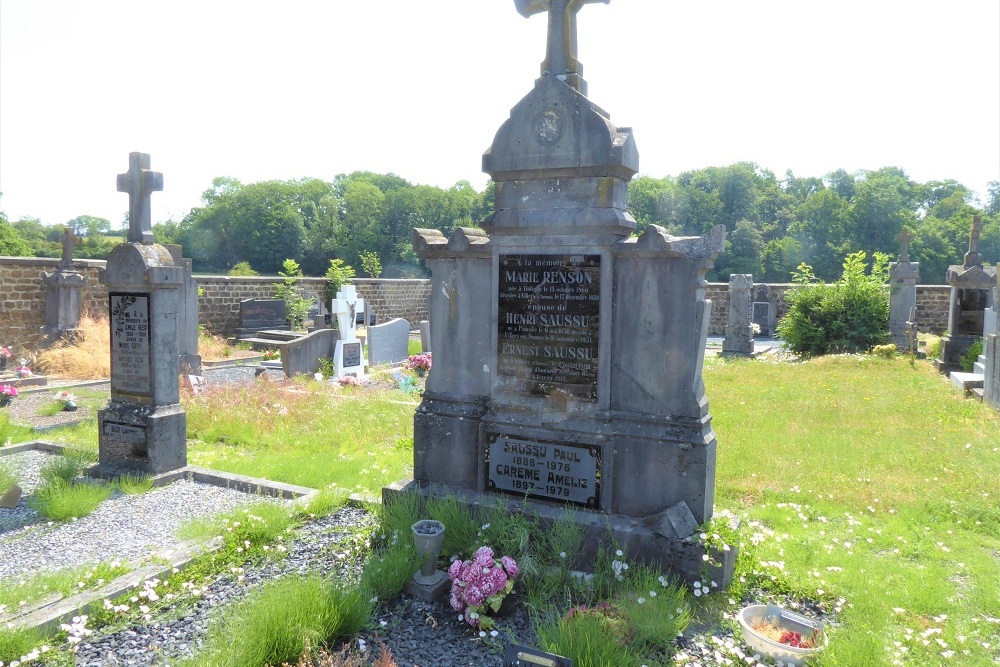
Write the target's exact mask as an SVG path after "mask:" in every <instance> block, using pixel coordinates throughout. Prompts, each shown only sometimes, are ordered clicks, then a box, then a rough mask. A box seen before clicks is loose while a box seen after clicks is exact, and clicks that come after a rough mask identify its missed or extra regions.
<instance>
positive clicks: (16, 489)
mask: <svg viewBox="0 0 1000 667" xmlns="http://www.w3.org/2000/svg"><path fill="white" fill-rule="evenodd" d="M22 493H23V490H22V489H21V487H20V486H18V485H17V484H15V485H14V486H12V487H10V488H9V489H7V490H6V491H5V492H4V494H3V495H2V496H0V508H2V509H6V510H12V509H14V508H15V507H17V505H18V503H20V502H21V494H22Z"/></svg>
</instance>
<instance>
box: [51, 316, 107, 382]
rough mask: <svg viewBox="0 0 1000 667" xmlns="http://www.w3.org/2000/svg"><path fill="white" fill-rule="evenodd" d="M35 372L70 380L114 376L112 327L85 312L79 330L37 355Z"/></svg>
mask: <svg viewBox="0 0 1000 667" xmlns="http://www.w3.org/2000/svg"><path fill="white" fill-rule="evenodd" d="M33 370H34V371H35V372H36V373H42V374H43V375H49V376H55V377H59V378H65V379H69V380H94V379H97V378H107V377H111V330H110V328H109V327H108V320H107V319H106V318H104V317H93V316H92V315H89V314H88V315H83V316H82V317H81V318H80V326H79V333H77V334H76V335H75V336H73V337H72V338H71V339H69V340H61V341H59V342H58V343H56V344H55V345H53V346H52V347H50V348H49V349H47V350H44V351H43V352H40V353H39V354H38V356H37V357H36V358H35V368H34V369H33Z"/></svg>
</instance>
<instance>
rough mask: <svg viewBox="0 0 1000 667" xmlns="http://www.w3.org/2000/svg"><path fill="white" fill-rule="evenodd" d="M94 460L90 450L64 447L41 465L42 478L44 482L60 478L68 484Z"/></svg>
mask: <svg viewBox="0 0 1000 667" xmlns="http://www.w3.org/2000/svg"><path fill="white" fill-rule="evenodd" d="M94 462H95V461H94V456H93V454H92V453H91V452H85V451H82V450H79V449H64V450H63V452H62V454H61V455H60V456H57V457H55V458H54V459H52V460H51V461H49V462H48V463H46V464H45V465H43V466H42V470H41V475H42V479H43V480H45V482H46V483H52V482H54V481H56V480H60V481H63V482H66V483H67V484H68V483H69V482H72V481H73V480H74V479H76V478H77V477H78V476H79V475H80V473H82V472H83V469H84V468H86V467H87V466H88V465H89V464H91V463H94Z"/></svg>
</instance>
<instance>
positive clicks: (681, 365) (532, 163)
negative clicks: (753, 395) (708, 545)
mask: <svg viewBox="0 0 1000 667" xmlns="http://www.w3.org/2000/svg"><path fill="white" fill-rule="evenodd" d="M586 4H587V3H585V2H580V1H579V0H523V1H521V0H518V9H519V10H520V11H521V12H522V13H524V14H525V15H531V14H534V13H536V12H542V11H547V12H548V13H549V36H548V39H549V48H548V56H547V58H546V61H545V64H543V67H542V69H543V74H542V76H541V77H540V78H539V79H537V80H536V82H535V85H534V88H533V89H532V90H531V91H530V92H529V93H528V94H527V95H526V96H525V97H524V98H523V99H522V100H521V101H520V102H518V103H517V105H515V106H514V108H513V109H512V110H511V113H510V118H509V119H508V120H507V121H506V122H504V124H503V125H502V126H501V127H500V129H499V130H498V131H497V133H496V136H495V138H494V140H493V144H492V146H491V147H490V148H489V149H488V150H487V151H486V153H485V154H484V155H483V169H484V171H486V172H487V173H489V174H490V176H491V178H492V179H493V182H494V184H495V193H496V195H495V212H494V213H493V214H492V215H491V216H489V217H488V218H487V219H486V220H484V221H483V222H482V225H481V227H482V228H481V229H472V228H458V229H456V230H455V232H454V233H453V234H452V236H451V238H445V237H444V235H443V234H442V233H441V232H439V231H437V230H426V229H417V230H414V248H415V250H416V252H417V253H418V254H419V255H420V256H421V257H423V258H424V260H425V261H426V262H427V265H428V266H429V267H430V269H431V297H430V303H429V312H430V317H429V320H430V324H431V331H430V333H431V339H432V345H433V349H434V368H433V372H432V373H431V374H430V375H429V376H428V380H427V384H426V388H425V392H424V396H423V401H422V402H421V405H420V407H419V408H418V410H417V414H416V416H415V417H414V464H413V469H414V479H413V480H412V481H410V482H405V483H400V484H397V485H393V486H391V487H388V488H387V489H386V491H385V493H386V494H388V495H389V496H391V495H392V494H393V493H398V492H407V491H412V492H416V493H421V494H424V495H438V496H440V495H449V494H450V495H453V496H455V497H458V498H460V499H462V500H463V501H464V502H468V503H470V504H478V503H483V502H491V498H495V497H498V496H499V497H500V498H506V499H507V500H508V501H509V502H510V503H512V505H514V506H516V507H519V508H523V507H524V506H527V507H529V508H530V510H531V511H533V512H538V513H539V514H540V515H542V516H543V517H556V516H560V515H561V513H562V512H564V509H565V506H566V504H570V505H573V506H576V507H579V508H586V509H588V510H590V511H581V512H577V513H575V514H574V515H573V520H574V521H576V522H578V523H579V525H580V526H581V527H582V529H583V531H584V533H585V537H584V547H583V549H582V552H581V555H582V556H583V558H584V560H585V561H590V562H593V559H595V558H596V555H597V552H598V549H599V545H600V543H601V541H602V540H606V539H608V536H607V531H609V530H610V531H611V533H612V535H611V539H616V540H619V542H620V543H621V544H623V545H626V547H627V548H628V550H629V554H630V556H631V557H632V558H635V559H636V560H638V561H644V562H647V563H656V564H659V565H661V566H663V567H666V568H670V569H672V570H673V571H674V572H676V573H677V574H678V575H679V576H681V577H683V578H685V579H689V580H693V579H695V578H697V577H698V576H700V573H701V571H702V568H703V565H704V560H703V556H704V550H703V548H701V547H699V546H697V545H692V543H690V542H687V541H685V540H681V539H679V538H676V537H667V536H664V535H662V534H661V533H657V532H655V531H653V530H652V529H650V528H649V527H647V526H645V525H644V524H643V520H644V519H646V518H647V517H652V516H655V515H659V514H660V513H662V512H664V511H665V510H667V509H669V508H671V507H674V506H676V505H678V504H679V503H684V504H685V505H686V506H687V507H688V508H689V510H690V512H691V515H692V516H693V517H694V520H695V521H696V522H697V523H702V522H705V521H707V520H709V519H710V518H711V517H712V512H713V500H714V487H715V450H716V439H715V434H714V432H713V431H712V428H711V416H710V415H709V413H708V401H707V399H706V396H705V389H704V384H703V382H702V376H701V373H702V363H703V356H704V351H705V342H706V338H707V333H708V326H709V323H710V319H711V302H710V301H709V300H707V299H706V297H705V286H706V282H705V274H706V272H707V271H708V270H709V269H710V268H711V267H712V265H713V263H714V260H715V258H716V257H717V256H718V255H719V253H720V252H722V250H723V248H724V247H725V228H724V227H722V226H721V225H720V226H718V227H716V228H714V229H712V230H711V231H710V232H709V233H707V234H706V235H704V236H701V237H682V238H678V237H674V236H672V235H671V234H669V233H668V232H667V230H666V229H663V228H662V227H658V226H656V225H649V226H648V227H647V228H646V229H645V231H644V232H643V233H642V234H641V235H640V236H639V237H638V238H634V237H632V232H633V230H634V229H635V227H636V223H635V221H634V219H633V218H632V217H631V215H630V214H629V213H628V201H627V197H628V182H629V180H630V179H631V178H632V177H633V176H634V175H635V173H636V172H637V171H638V168H639V160H638V150H637V148H636V144H635V140H634V138H633V136H632V130H631V128H627V127H621V126H617V125H615V124H613V123H612V122H611V120H610V117H609V115H608V114H607V112H605V111H604V110H603V109H601V108H600V107H598V106H597V105H596V104H594V103H593V102H591V101H590V100H588V99H587V97H586V95H585V91H586V86H585V84H584V82H583V79H582V77H581V73H582V69H581V68H580V66H579V63H578V62H577V61H576V58H575V54H576V30H575V27H576V13H577V12H578V11H580V10H581V8H583V7H584V6H586ZM699 549H701V550H700V551H699ZM727 563H728V565H726V567H725V569H724V571H723V572H720V573H718V574H717V575H713V576H717V577H718V579H717V580H718V581H719V582H720V584H721V585H725V582H726V581H727V578H728V575H729V574H731V571H732V563H731V562H730V561H727Z"/></svg>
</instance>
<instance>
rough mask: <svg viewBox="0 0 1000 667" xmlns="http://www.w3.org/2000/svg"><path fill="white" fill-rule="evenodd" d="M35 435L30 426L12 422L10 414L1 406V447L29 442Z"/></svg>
mask: <svg viewBox="0 0 1000 667" xmlns="http://www.w3.org/2000/svg"><path fill="white" fill-rule="evenodd" d="M14 400H15V401H16V400H17V399H16V398H15V399H14ZM33 437H34V432H33V431H32V430H31V429H30V428H28V427H25V426H18V425H17V424H12V423H11V421H10V415H9V414H7V412H6V411H5V410H4V409H3V408H0V447H5V446H7V445H10V444H17V443H19V442H27V441H28V440H31V439H32V438H33Z"/></svg>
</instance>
